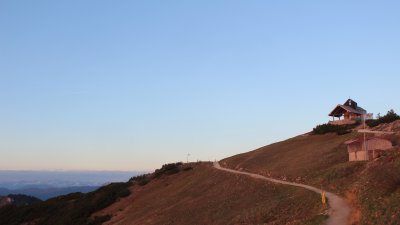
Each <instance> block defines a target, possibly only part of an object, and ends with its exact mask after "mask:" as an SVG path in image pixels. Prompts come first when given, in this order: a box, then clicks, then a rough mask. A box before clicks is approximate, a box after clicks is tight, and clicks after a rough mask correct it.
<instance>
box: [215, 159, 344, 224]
mask: <svg viewBox="0 0 400 225" xmlns="http://www.w3.org/2000/svg"><path fill="white" fill-rule="evenodd" d="M214 167H215V168H216V169H219V170H223V171H226V172H230V173H235V174H243V175H247V176H250V177H253V178H256V179H262V180H266V181H269V182H273V183H278V184H284V185H291V186H296V187H301V188H305V189H307V190H310V191H313V192H316V193H318V194H320V193H321V192H322V191H323V192H325V196H326V197H327V198H328V200H329V206H330V209H329V218H328V220H327V221H326V225H345V224H348V221H349V217H350V211H351V209H350V206H349V205H348V204H347V202H346V201H345V200H344V199H343V198H341V197H339V196H337V195H336V194H333V193H331V192H327V191H324V190H321V189H319V188H316V187H313V186H309V185H305V184H299V183H294V182H288V181H283V180H277V179H273V178H269V177H265V176H262V175H259V174H255V173H248V172H243V171H238V170H232V169H227V168H223V167H221V166H220V165H219V163H218V162H214Z"/></svg>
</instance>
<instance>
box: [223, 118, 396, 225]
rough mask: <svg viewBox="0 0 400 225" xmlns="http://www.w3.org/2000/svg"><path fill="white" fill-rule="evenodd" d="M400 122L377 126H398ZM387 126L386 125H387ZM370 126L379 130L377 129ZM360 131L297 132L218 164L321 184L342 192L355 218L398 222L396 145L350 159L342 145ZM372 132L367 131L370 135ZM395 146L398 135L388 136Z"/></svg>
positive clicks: (336, 191)
mask: <svg viewBox="0 0 400 225" xmlns="http://www.w3.org/2000/svg"><path fill="white" fill-rule="evenodd" d="M398 123H399V122H398V121H396V122H393V124H385V125H382V126H380V127H381V129H385V130H388V129H390V128H391V127H392V128H393V127H395V128H396V129H397V127H398V126H397V125H395V124H398ZM388 127H389V128H388ZM374 130H380V129H379V127H376V128H374ZM361 136H362V134H359V133H357V132H356V131H353V132H352V133H350V134H346V135H336V134H325V135H310V134H308V135H301V136H298V137H295V138H291V139H289V140H286V141H283V142H279V143H275V144H272V145H268V146H265V147H262V148H259V149H257V150H254V151H251V152H247V153H243V154H240V155H236V156H232V157H229V158H227V159H224V160H222V162H221V165H223V166H226V167H229V168H233V169H237V170H244V171H249V172H254V173H258V174H262V175H266V176H270V177H274V178H279V179H284V180H285V179H287V180H291V181H297V182H301V183H306V184H311V185H314V186H316V187H322V188H324V189H326V190H330V191H332V192H335V193H338V194H341V195H342V196H344V197H346V198H347V199H348V201H350V202H351V203H352V205H353V208H354V209H355V210H354V211H353V217H352V219H353V222H354V223H362V224H400V211H399V210H398V207H399V206H400V205H399V204H398V203H397V200H398V199H400V154H399V146H394V148H393V150H392V151H387V152H386V153H385V154H384V155H383V156H382V157H380V158H378V159H376V160H374V161H369V162H348V154H347V148H346V145H344V144H343V143H344V142H345V141H346V140H350V139H353V138H356V137H361ZM368 136H370V135H368ZM385 137H386V138H388V139H390V140H392V142H393V143H394V144H395V145H397V143H400V142H399V140H400V138H399V135H398V134H392V135H386V136H385Z"/></svg>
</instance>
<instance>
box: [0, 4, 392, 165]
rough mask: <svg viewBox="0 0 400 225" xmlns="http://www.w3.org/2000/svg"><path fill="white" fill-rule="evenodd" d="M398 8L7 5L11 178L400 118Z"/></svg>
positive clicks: (0, 133)
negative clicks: (332, 124)
mask: <svg viewBox="0 0 400 225" xmlns="http://www.w3.org/2000/svg"><path fill="white" fill-rule="evenodd" d="M399 12H400V1H365V0H363V1H348V0H346V1H329V2H328V1H235V0H226V1H219V0H212V1H206V0H201V1H174V0H169V1H165V0H160V1H100V0H93V1H81V0H80V1H71V0H65V1H64V0H63V1H62V0H59V1H50V0H49V1H42V0H35V1H28V0H26V1H19V0H2V1H0V169H28V170H30V169H33V170H37V169H45V170H46V169H65V170H70V169H74V170H75V169H77V170H82V169H83V170H144V169H146V170H147V169H154V168H158V167H159V166H161V165H162V164H163V163H168V162H175V161H186V154H187V153H190V154H191V156H190V157H189V159H190V160H197V159H199V160H214V159H222V158H224V157H227V156H231V155H234V154H237V153H240V152H246V151H249V150H252V149H255V148H257V147H261V146H263V145H266V144H269V143H272V142H275V141H279V140H283V139H286V138H289V137H292V136H294V135H298V134H301V133H304V132H307V131H310V130H311V129H312V128H313V127H314V126H315V125H316V124H320V123H324V122H326V121H328V120H329V118H328V116H327V114H328V113H329V112H330V111H331V110H332V109H333V107H334V106H336V104H338V103H343V102H344V101H345V100H346V99H347V98H348V97H349V96H350V97H352V98H353V99H354V100H355V101H357V102H358V103H359V105H360V106H362V107H364V108H365V109H367V110H368V111H370V112H372V113H375V114H376V113H378V112H381V113H382V114H383V113H385V112H386V111H388V110H389V109H391V108H393V109H394V110H395V111H400V101H399V97H400V96H399V87H400V63H399V60H400V41H399V40H400V27H399V24H400V13H399Z"/></svg>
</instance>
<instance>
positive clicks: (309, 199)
mask: <svg viewBox="0 0 400 225" xmlns="http://www.w3.org/2000/svg"><path fill="white" fill-rule="evenodd" d="M130 190H131V192H132V195H130V196H129V197H127V198H124V199H122V200H121V201H119V202H117V203H116V204H114V205H112V206H110V207H109V208H106V209H104V210H102V211H100V212H98V213H96V214H95V216H104V215H112V219H111V220H110V221H109V222H107V223H105V224H121V225H122V224H124V225H125V224H318V222H319V221H321V220H322V221H323V220H324V216H319V214H320V213H321V212H322V208H321V207H320V204H319V201H320V200H319V196H318V195H315V194H313V193H311V192H309V191H306V190H302V189H298V188H292V187H286V186H282V185H275V184H271V183H267V182H263V181H259V180H255V179H252V178H248V177H244V176H240V175H237V176H236V175H231V174H228V173H226V172H222V171H218V170H216V169H214V168H212V165H211V163H199V164H196V165H193V169H192V170H189V171H185V172H181V173H178V174H174V175H171V176H163V177H161V178H159V179H154V180H152V181H151V182H150V183H148V184H146V185H144V186H138V185H134V186H132V187H131V189H130ZM303 206H308V207H303Z"/></svg>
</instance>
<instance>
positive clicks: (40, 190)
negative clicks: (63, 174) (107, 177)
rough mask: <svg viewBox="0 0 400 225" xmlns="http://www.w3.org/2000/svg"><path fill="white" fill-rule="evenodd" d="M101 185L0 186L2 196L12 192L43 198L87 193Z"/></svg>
mask: <svg viewBox="0 0 400 225" xmlns="http://www.w3.org/2000/svg"><path fill="white" fill-rule="evenodd" d="M98 188H99V186H76V187H27V188H21V189H15V190H10V189H7V188H0V196H7V195H10V194H13V195H16V194H23V195H29V196H33V197H36V198H38V199H41V200H47V199H49V198H53V197H57V196H60V195H66V194H70V193H75V192H82V193H87V192H91V191H94V190H96V189H98Z"/></svg>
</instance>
